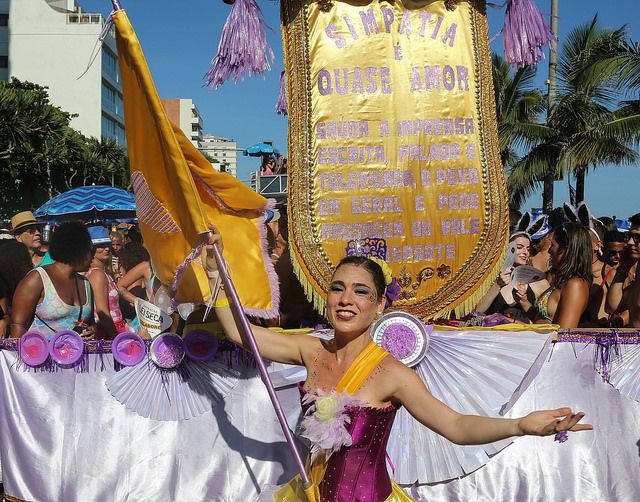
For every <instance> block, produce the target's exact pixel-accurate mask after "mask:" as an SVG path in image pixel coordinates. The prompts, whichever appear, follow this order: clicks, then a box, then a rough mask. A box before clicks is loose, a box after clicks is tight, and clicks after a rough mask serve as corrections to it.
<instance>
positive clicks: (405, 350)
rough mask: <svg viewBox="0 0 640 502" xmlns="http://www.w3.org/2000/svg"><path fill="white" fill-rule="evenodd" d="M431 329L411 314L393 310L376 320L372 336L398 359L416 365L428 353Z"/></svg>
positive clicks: (409, 364)
mask: <svg viewBox="0 0 640 502" xmlns="http://www.w3.org/2000/svg"><path fill="white" fill-rule="evenodd" d="M431 330H432V328H431ZM431 330H430V329H429V326H427V325H425V324H424V323H423V322H422V321H420V319H418V318H417V317H415V316H412V315H411V314H407V313H406V312H391V313H389V314H385V315H383V316H382V317H381V318H380V319H378V320H377V321H376V323H375V324H374V325H373V327H372V328H371V337H372V338H373V341H374V342H376V343H377V344H378V345H379V346H380V347H382V348H383V349H384V350H386V351H387V352H389V354H391V355H392V356H393V357H395V358H396V359H397V360H398V361H400V362H402V363H404V364H406V365H407V366H415V365H416V364H418V363H419V362H420V361H422V359H423V358H424V356H425V355H426V353H427V349H428V348H429V334H430V333H431Z"/></svg>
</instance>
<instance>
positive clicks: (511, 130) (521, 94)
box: [491, 53, 546, 170]
mask: <svg viewBox="0 0 640 502" xmlns="http://www.w3.org/2000/svg"><path fill="white" fill-rule="evenodd" d="M491 65H492V74H493V89H494V93H495V100H496V115H497V119H498V143H499V145H500V160H501V161H502V165H503V166H504V167H505V169H507V170H508V169H510V168H512V167H513V166H514V165H515V164H516V163H517V162H518V161H519V160H520V156H519V155H518V150H522V149H523V148H531V146H532V144H534V143H535V141H537V140H538V139H539V138H540V137H541V136H544V134H545V132H546V129H545V128H542V127H540V124H539V123H537V121H538V120H539V119H540V115H541V113H542V112H543V111H544V109H545V104H544V96H543V94H542V92H540V90H539V89H537V88H535V87H534V83H533V81H534V78H535V75H536V69H535V67H534V66H525V67H523V68H520V69H518V70H517V71H516V72H515V73H514V72H513V71H512V69H511V65H509V63H507V62H506V61H505V60H504V58H502V57H501V56H499V55H498V54H495V53H494V54H492V55H491Z"/></svg>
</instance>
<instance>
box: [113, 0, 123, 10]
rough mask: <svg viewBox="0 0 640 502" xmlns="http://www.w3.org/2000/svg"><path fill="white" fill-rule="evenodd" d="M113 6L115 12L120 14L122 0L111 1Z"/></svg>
mask: <svg viewBox="0 0 640 502" xmlns="http://www.w3.org/2000/svg"><path fill="white" fill-rule="evenodd" d="M111 5H113V11H114V12H118V11H119V10H122V7H120V0H111Z"/></svg>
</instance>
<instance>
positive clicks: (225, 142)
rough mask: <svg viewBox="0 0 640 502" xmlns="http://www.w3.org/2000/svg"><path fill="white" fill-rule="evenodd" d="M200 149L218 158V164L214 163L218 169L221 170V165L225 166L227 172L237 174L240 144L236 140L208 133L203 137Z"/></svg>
mask: <svg viewBox="0 0 640 502" xmlns="http://www.w3.org/2000/svg"><path fill="white" fill-rule="evenodd" d="M200 151H201V152H204V153H206V154H207V155H209V156H211V157H213V158H214V159H217V160H218V164H217V165H216V164H214V167H216V169H218V170H221V167H224V168H225V169H224V170H225V171H226V172H228V173H230V174H231V175H232V176H234V177H235V176H236V173H237V168H238V145H237V143H236V141H235V140H233V139H227V138H222V137H220V136H213V135H211V134H206V135H204V136H203V137H202V141H201V143H200Z"/></svg>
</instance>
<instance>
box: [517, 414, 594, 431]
mask: <svg viewBox="0 0 640 502" xmlns="http://www.w3.org/2000/svg"><path fill="white" fill-rule="evenodd" d="M582 417H584V413H583V412H582V411H580V412H578V413H573V412H572V411H571V408H558V409H557V410H544V411H534V412H533V413H529V414H528V415H527V416H526V417H522V418H521V419H520V420H519V421H518V429H519V430H520V433H521V434H522V435H530V436H551V435H553V434H557V433H558V432H564V431H571V432H577V431H590V430H592V429H593V426H592V425H590V424H578V422H579V421H580V420H582Z"/></svg>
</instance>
